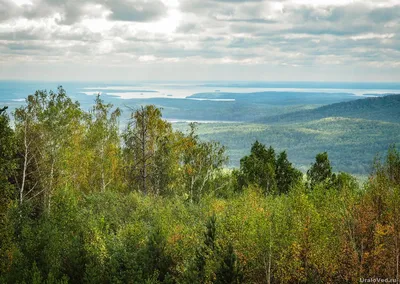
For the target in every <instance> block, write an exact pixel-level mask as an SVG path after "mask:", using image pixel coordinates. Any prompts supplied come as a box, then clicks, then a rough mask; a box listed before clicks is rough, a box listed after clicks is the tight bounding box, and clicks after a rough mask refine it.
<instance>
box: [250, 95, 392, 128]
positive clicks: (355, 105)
mask: <svg viewBox="0 0 400 284" xmlns="http://www.w3.org/2000/svg"><path fill="white" fill-rule="evenodd" d="M328 117H347V118H360V119H368V120H380V121H387V122H395V123H400V94H399V95H387V96H383V97H368V98H363V99H358V100H354V101H347V102H341V103H334V104H330V105H325V106H322V107H318V108H315V109H310V110H300V111H295V112H292V113H286V114H282V115H275V116H266V117H265V118H262V119H260V120H257V122H261V123H297V122H307V121H312V120H318V119H323V118H328Z"/></svg>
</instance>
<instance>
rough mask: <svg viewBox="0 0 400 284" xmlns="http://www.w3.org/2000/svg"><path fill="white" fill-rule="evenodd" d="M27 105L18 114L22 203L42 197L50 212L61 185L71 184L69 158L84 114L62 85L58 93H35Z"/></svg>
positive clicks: (20, 198)
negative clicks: (53, 198)
mask: <svg viewBox="0 0 400 284" xmlns="http://www.w3.org/2000/svg"><path fill="white" fill-rule="evenodd" d="M26 103H27V104H26V106H22V107H20V108H18V109H17V110H16V111H15V115H14V116H15V124H16V133H17V139H18V143H19V145H20V147H19V148H20V149H21V151H20V171H19V173H18V187H19V200H20V203H22V202H23V201H24V200H25V198H27V197H28V196H29V199H32V198H35V197H37V196H42V198H43V202H44V204H45V207H47V209H49V210H50V205H51V197H52V195H53V192H54V190H55V188H56V187H57V186H58V185H59V184H64V185H65V184H68V182H69V180H70V175H69V173H70V171H69V169H68V168H66V167H65V163H64V162H65V161H66V156H67V155H71V154H72V155H73V153H74V151H72V150H71V148H72V141H73V137H74V136H75V135H77V134H78V133H77V132H78V131H79V130H80V129H81V128H80V127H79V126H80V124H81V123H82V118H83V112H82V110H81V109H80V107H79V103H78V102H73V101H72V100H71V99H70V98H69V97H68V96H67V94H66V92H65V90H64V89H63V88H62V87H61V86H60V87H58V91H57V93H55V92H53V91H50V92H49V93H48V92H47V91H36V92H35V94H34V95H30V96H28V98H27V100H26Z"/></svg>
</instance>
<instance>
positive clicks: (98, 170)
mask: <svg viewBox="0 0 400 284" xmlns="http://www.w3.org/2000/svg"><path fill="white" fill-rule="evenodd" d="M112 108H113V105H112V104H105V103H104V101H103V100H102V99H101V98H100V95H97V96H96V100H95V105H94V106H93V108H92V110H91V111H90V120H89V121H88V130H87V132H88V133H87V135H86V143H87V145H88V148H89V152H90V157H91V159H90V161H91V162H90V166H89V168H90V172H91V175H90V177H89V180H90V184H91V185H92V186H93V185H95V186H96V188H100V190H101V191H102V192H104V191H105V190H106V188H107V187H108V186H109V185H110V184H111V183H113V182H115V181H116V179H117V178H118V176H119V168H120V159H119V158H120V141H119V134H118V129H119V124H118V118H119V117H120V115H121V111H120V109H119V108H117V109H115V110H114V111H112Z"/></svg>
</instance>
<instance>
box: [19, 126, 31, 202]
mask: <svg viewBox="0 0 400 284" xmlns="http://www.w3.org/2000/svg"><path fill="white" fill-rule="evenodd" d="M27 128H28V125H27V124H26V122H25V133H24V148H25V154H24V169H23V171H22V183H21V188H20V191H19V202H20V204H22V202H23V199H24V190H25V180H26V171H27V167H28V153H29V151H28V142H27V138H26V135H27Z"/></svg>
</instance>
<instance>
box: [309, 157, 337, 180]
mask: <svg viewBox="0 0 400 284" xmlns="http://www.w3.org/2000/svg"><path fill="white" fill-rule="evenodd" d="M332 177H333V175H332V167H331V163H330V161H329V159H328V153H326V152H324V153H319V154H318V155H317V156H316V157H315V163H314V164H312V165H311V168H310V169H309V170H308V171H307V180H308V183H309V186H310V188H313V187H314V186H315V185H317V184H319V183H322V182H325V181H330V180H331V179H332Z"/></svg>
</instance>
